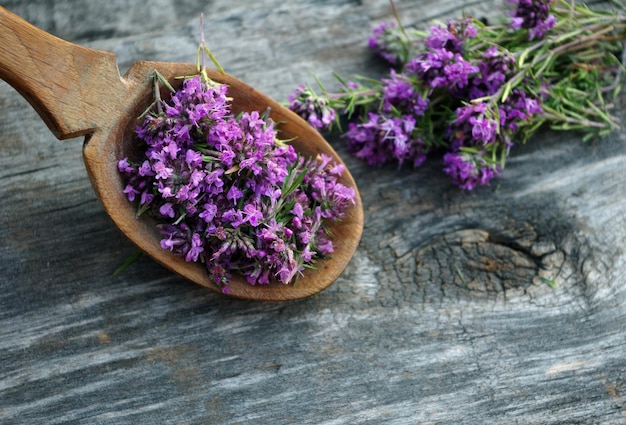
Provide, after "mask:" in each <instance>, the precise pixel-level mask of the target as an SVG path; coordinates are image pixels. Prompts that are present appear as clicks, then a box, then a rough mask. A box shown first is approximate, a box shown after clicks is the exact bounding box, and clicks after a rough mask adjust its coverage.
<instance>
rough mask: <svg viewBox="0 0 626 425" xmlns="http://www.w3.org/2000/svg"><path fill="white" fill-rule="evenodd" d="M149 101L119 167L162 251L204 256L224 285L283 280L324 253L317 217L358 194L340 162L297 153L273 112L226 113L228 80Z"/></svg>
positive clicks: (194, 82) (189, 82)
mask: <svg viewBox="0 0 626 425" xmlns="http://www.w3.org/2000/svg"><path fill="white" fill-rule="evenodd" d="M322 106H323V105H322ZM155 109H156V110H155V111H151V112H150V113H149V114H148V115H147V116H146V117H145V118H144V119H143V121H142V123H141V125H139V126H138V127H137V131H136V134H137V137H138V138H139V139H140V140H141V142H143V143H144V145H145V151H144V152H143V155H140V156H139V157H138V158H137V159H138V161H137V162H134V161H132V160H131V159H129V158H124V159H122V160H120V161H119V162H118V170H119V172H120V174H121V175H122V176H123V178H124V179H125V183H126V187H125V189H124V194H125V195H126V197H127V198H128V199H129V200H130V201H133V200H135V199H136V198H137V197H138V196H139V195H140V196H141V202H140V208H141V211H142V212H143V211H147V212H148V214H150V215H151V216H153V217H154V218H155V219H156V220H157V222H158V223H159V224H158V229H159V231H160V233H161V242H160V243H161V247H162V248H163V249H167V250H169V251H171V252H172V253H174V254H175V255H179V256H181V257H183V258H185V260H186V261H189V262H204V263H205V264H206V267H207V273H208V274H209V276H210V277H211V279H212V280H213V281H214V282H215V283H216V284H217V285H218V286H219V287H220V288H222V291H223V292H225V293H228V292H229V290H230V289H229V288H228V286H227V283H228V280H229V279H230V276H231V274H232V273H239V274H241V275H243V276H244V277H245V279H246V280H247V281H248V282H249V283H250V284H267V283H269V282H270V281H272V280H276V281H279V282H282V283H285V284H286V283H289V282H291V281H292V280H293V279H294V278H295V277H296V276H297V275H298V274H299V273H301V272H302V271H303V270H304V268H305V266H306V265H308V264H310V263H311V262H313V261H315V258H316V257H317V256H319V255H321V254H320V253H324V252H330V250H331V249H332V248H331V246H332V242H331V241H330V239H329V238H328V235H327V234H326V227H325V226H324V225H322V221H323V220H339V219H341V218H342V217H343V216H344V215H345V213H346V211H347V208H348V207H349V206H350V205H352V204H353V203H354V198H355V196H356V194H355V192H354V190H353V189H352V188H348V187H346V186H344V185H342V184H341V183H340V178H341V174H342V172H343V167H342V166H341V165H337V164H334V163H333V162H332V161H331V158H330V157H324V156H322V157H320V158H313V159H310V160H308V161H305V160H304V159H303V158H300V157H299V156H298V155H297V153H296V152H295V150H294V148H293V147H292V146H290V145H287V144H284V143H282V142H277V134H278V133H277V131H276V129H275V128H274V123H273V122H272V121H271V120H270V119H269V118H266V117H265V116H262V115H261V114H259V112H258V111H252V112H245V113H242V114H240V115H237V116H235V115H232V114H231V113H230V100H229V99H228V97H227V88H226V86H225V85H214V84H206V83H204V82H202V79H201V78H200V77H194V78H189V79H186V80H185V81H184V82H183V86H182V89H180V90H179V91H177V92H176V93H174V94H173V95H172V96H171V98H170V99H169V100H167V101H161V108H160V109H161V110H162V111H163V112H158V110H159V108H155ZM331 110H332V109H331ZM320 119H322V120H325V119H326V118H324V117H322V118H320ZM333 119H334V117H333ZM138 164H140V165H138ZM319 244H323V245H324V247H322V248H318V245H319Z"/></svg>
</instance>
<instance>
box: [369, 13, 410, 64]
mask: <svg viewBox="0 0 626 425" xmlns="http://www.w3.org/2000/svg"><path fill="white" fill-rule="evenodd" d="M368 46H369V48H370V49H372V50H373V51H374V52H376V53H377V54H379V55H380V56H381V57H382V58H384V59H385V60H386V61H387V62H389V63H390V64H391V65H402V64H404V63H405V62H406V61H407V56H408V49H407V45H406V41H405V35H404V34H403V32H402V29H401V28H399V27H398V25H397V24H396V23H395V22H383V23H381V24H380V25H378V26H377V27H375V28H374V30H373V31H372V36H371V37H370V38H369V40H368Z"/></svg>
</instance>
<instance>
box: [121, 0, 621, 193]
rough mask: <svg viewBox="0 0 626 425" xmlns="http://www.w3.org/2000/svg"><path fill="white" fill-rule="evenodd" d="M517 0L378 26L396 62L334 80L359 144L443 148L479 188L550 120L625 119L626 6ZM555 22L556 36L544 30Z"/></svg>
mask: <svg viewBox="0 0 626 425" xmlns="http://www.w3.org/2000/svg"><path fill="white" fill-rule="evenodd" d="M510 1H511V2H512V3H515V4H516V10H515V12H514V14H513V17H512V19H511V21H510V23H509V22H507V23H504V24H496V25H489V26H487V25H486V24H483V23H482V22H481V21H479V20H477V19H474V18H472V17H465V18H463V19H461V20H450V21H449V22H448V24H447V25H446V26H433V27H431V28H430V29H429V30H428V32H427V33H425V34H424V33H421V32H418V31H412V30H410V29H406V28H402V27H401V26H400V25H399V24H382V25H380V26H378V27H376V28H375V29H374V32H373V35H372V37H371V38H370V40H369V44H370V47H371V48H373V49H374V50H375V51H377V52H378V53H380V54H381V55H382V56H383V58H385V59H386V60H387V61H388V62H391V63H392V64H394V65H395V68H394V69H392V70H391V71H390V72H389V74H388V75H386V76H384V77H382V78H379V79H375V80H374V79H365V78H364V79H363V82H362V83H360V84H358V85H354V84H352V83H347V82H346V80H344V79H342V78H341V77H338V80H339V83H340V90H339V93H328V92H326V90H325V89H323V87H322V90H323V92H324V97H325V99H326V101H327V102H328V103H327V104H326V105H327V106H328V107H330V108H332V109H334V110H335V111H337V115H338V116H340V118H341V115H343V118H345V119H346V121H347V122H348V124H347V130H346V131H345V132H344V134H343V138H344V139H345V140H346V141H347V147H348V150H349V151H350V152H351V153H353V154H354V155H355V156H356V157H358V158H360V159H362V160H364V161H366V162H367V164H369V165H372V166H375V165H381V164H385V163H389V162H396V163H398V164H400V165H403V164H406V163H412V164H413V165H414V166H419V165H421V164H422V162H423V161H424V160H425V159H426V155H429V154H430V153H431V152H433V151H438V150H439V151H443V153H444V164H445V166H444V171H445V173H446V174H448V175H449V176H450V177H451V178H452V180H453V182H454V183H456V184H457V185H459V186H460V187H461V188H463V189H466V190H472V189H474V188H476V187H478V186H482V185H485V184H486V183H487V182H488V181H490V180H491V179H492V178H493V177H495V176H497V175H499V173H500V172H501V170H502V169H503V168H504V164H505V161H506V158H507V157H508V155H509V153H510V150H511V149H512V147H513V146H515V144H516V143H523V142H526V140H528V138H529V137H530V136H531V135H532V134H533V133H534V132H535V131H536V130H537V129H538V128H541V127H542V126H544V125H546V126H549V127H550V128H553V129H557V130H565V129H576V130H581V131H582V132H583V133H585V135H584V139H589V138H592V137H598V136H599V137H602V136H605V135H606V134H608V133H609V132H611V131H612V130H614V129H616V128H618V122H619V120H617V119H616V118H615V117H613V116H612V115H611V113H610V110H609V109H608V108H609V105H611V104H612V102H610V101H608V98H609V97H610V93H612V94H613V95H615V94H616V93H617V92H618V91H619V87H620V86H619V71H618V70H620V69H621V68H622V61H621V60H620V56H621V55H622V50H623V45H622V42H623V40H624V38H625V37H626V36H625V34H626V33H625V32H624V31H623V30H624V28H626V17H624V16H622V15H620V14H617V13H614V14H610V13H605V12H602V11H594V10H592V9H589V8H587V7H584V6H576V5H574V4H572V5H570V4H568V3H567V2H555V1H554V0H537V1H534V0H510ZM557 23H558V25H557ZM548 31H551V32H553V33H554V36H553V37H550V38H549V39H544V40H541V38H543V37H544V36H545V35H546V33H547V32H548ZM292 109H293V108H292ZM295 109H297V108H295ZM300 113H301V115H302V116H304V117H305V118H306V117H308V115H307V112H306V111H304V112H300ZM496 163H497V164H498V166H495V165H494V164H496ZM135 192H137V193H135ZM128 195H129V196H139V189H138V188H137V189H135V188H134V187H130V188H129V189H128Z"/></svg>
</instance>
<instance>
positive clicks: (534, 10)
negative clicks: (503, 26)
mask: <svg viewBox="0 0 626 425" xmlns="http://www.w3.org/2000/svg"><path fill="white" fill-rule="evenodd" d="M509 2H510V3H515V4H517V9H516V10H515V14H514V16H513V18H512V19H511V28H513V29H516V30H519V29H521V28H524V29H527V30H528V39H529V40H535V39H538V38H541V37H543V35H544V34H545V33H546V32H547V31H548V30H550V29H552V28H553V27H554V25H555V24H556V17H555V16H554V15H552V14H550V11H551V9H552V4H553V3H554V0H509Z"/></svg>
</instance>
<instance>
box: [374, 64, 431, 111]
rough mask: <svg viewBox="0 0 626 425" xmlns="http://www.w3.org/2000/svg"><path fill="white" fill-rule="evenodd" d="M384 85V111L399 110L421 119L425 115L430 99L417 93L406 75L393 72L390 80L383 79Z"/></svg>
mask: <svg viewBox="0 0 626 425" xmlns="http://www.w3.org/2000/svg"><path fill="white" fill-rule="evenodd" d="M381 82H382V83H383V87H382V97H383V107H382V109H383V111H385V112H391V110H392V109H393V108H399V109H402V110H405V111H407V112H409V113H411V114H412V115H413V116H416V117H419V116H422V115H424V113H425V112H426V109H427V108H428V98H425V97H423V96H422V95H421V94H419V93H417V92H416V91H415V89H414V87H413V84H412V82H411V81H410V80H409V79H408V78H407V77H406V76H405V75H404V74H398V73H396V71H395V70H391V72H390V78H383V79H381Z"/></svg>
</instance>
